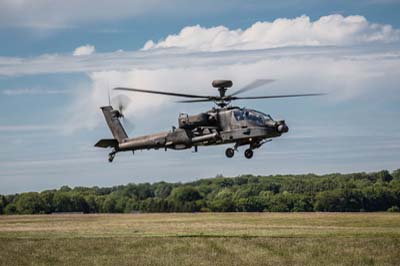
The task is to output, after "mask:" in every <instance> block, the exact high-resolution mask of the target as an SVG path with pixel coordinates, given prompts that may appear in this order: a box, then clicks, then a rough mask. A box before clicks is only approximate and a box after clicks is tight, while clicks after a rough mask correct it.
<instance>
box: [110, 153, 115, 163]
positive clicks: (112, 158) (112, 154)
mask: <svg viewBox="0 0 400 266" xmlns="http://www.w3.org/2000/svg"><path fill="white" fill-rule="evenodd" d="M114 157H115V153H110V154H109V155H108V162H110V163H112V161H113V160H114Z"/></svg>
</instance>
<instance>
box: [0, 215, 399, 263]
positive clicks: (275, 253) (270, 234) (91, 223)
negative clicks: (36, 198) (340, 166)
mask: <svg viewBox="0 0 400 266" xmlns="http://www.w3.org/2000/svg"><path fill="white" fill-rule="evenodd" d="M77 264H81V265H400V215H399V214H393V213H198V214H116V215H109V214H104V215H103V214H101V215H79V214H77V215H36V216H0V265H77Z"/></svg>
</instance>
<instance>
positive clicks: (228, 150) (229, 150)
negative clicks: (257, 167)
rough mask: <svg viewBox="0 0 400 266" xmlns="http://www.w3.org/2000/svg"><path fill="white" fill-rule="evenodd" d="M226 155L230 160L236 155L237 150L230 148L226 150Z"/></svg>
mask: <svg viewBox="0 0 400 266" xmlns="http://www.w3.org/2000/svg"><path fill="white" fill-rule="evenodd" d="M225 155H226V157H228V158H232V157H233V155H235V150H234V149H232V148H228V149H226V151H225Z"/></svg>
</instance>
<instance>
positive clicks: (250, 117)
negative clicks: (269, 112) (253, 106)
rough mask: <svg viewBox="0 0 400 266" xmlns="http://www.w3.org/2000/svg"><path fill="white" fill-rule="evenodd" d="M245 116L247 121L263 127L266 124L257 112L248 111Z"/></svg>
mask: <svg viewBox="0 0 400 266" xmlns="http://www.w3.org/2000/svg"><path fill="white" fill-rule="evenodd" d="M245 116H246V119H247V120H250V121H253V122H255V123H257V124H260V125H262V124H263V123H264V118H263V117H262V116H261V115H259V114H257V113H256V112H252V111H246V112H245Z"/></svg>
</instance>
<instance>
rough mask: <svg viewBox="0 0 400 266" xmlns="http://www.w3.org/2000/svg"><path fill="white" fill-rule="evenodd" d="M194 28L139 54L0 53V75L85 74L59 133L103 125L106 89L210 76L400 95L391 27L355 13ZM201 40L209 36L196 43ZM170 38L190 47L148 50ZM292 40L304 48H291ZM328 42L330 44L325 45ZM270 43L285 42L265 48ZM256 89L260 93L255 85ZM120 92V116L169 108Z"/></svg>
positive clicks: (398, 46) (204, 90)
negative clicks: (126, 100) (123, 97)
mask: <svg viewBox="0 0 400 266" xmlns="http://www.w3.org/2000/svg"><path fill="white" fill-rule="evenodd" d="M185 29H190V28H185ZM185 29H184V30H182V32H184V31H185ZM196 30H198V31H199V32H198V33H199V34H193V33H192V32H191V31H190V30H189V32H188V33H187V34H186V33H182V32H181V33H180V34H179V35H177V36H176V38H175V39H174V38H172V39H171V38H170V37H167V38H166V39H165V40H164V41H161V42H159V43H157V44H155V43H153V44H152V43H148V44H147V46H146V48H147V50H146V51H135V52H126V51H116V52H112V53H94V54H90V55H87V56H72V55H43V56H39V57H33V58H11V57H0V76H5V77H7V76H24V75H37V74H48V73H71V72H83V73H87V75H88V76H89V78H90V80H91V85H89V86H87V84H84V86H79V85H75V86H74V90H73V93H76V95H73V96H72V97H74V98H75V102H74V103H73V104H72V105H71V106H70V108H69V110H68V111H67V112H65V119H63V121H65V125H64V129H65V130H66V131H74V130H77V129H82V128H94V127H96V126H98V125H100V124H103V123H104V121H103V120H104V118H103V117H102V115H101V112H100V111H99V106H101V105H105V104H107V102H108V101H107V97H108V96H107V94H108V90H109V89H110V88H113V87H117V86H127V87H138V88H144V89H153V90H166V91H182V92H186V93H198V94H211V95H212V94H215V93H216V91H215V89H213V88H212V87H211V86H210V83H211V81H212V80H213V79H220V78H224V79H232V80H233V81H234V87H233V88H232V90H235V89H237V88H240V87H241V86H244V85H245V84H246V83H248V82H251V81H252V80H254V79H258V78H273V79H277V80H278V81H277V82H275V83H274V84H271V85H270V87H269V90H268V94H274V93H276V94H278V93H302V92H330V96H329V97H324V98H323V99H321V101H327V102H329V101H347V100H349V99H356V98H358V97H371V98H373V99H374V101H377V100H381V99H392V100H393V99H395V98H396V97H397V98H398V97H400V94H399V88H398V86H397V84H399V83H400V42H398V41H396V40H397V39H398V34H399V33H398V30H397V29H393V28H392V27H391V26H387V25H376V24H371V23H369V22H368V21H366V20H365V18H363V17H360V16H351V17H342V16H339V15H335V16H327V17H322V18H320V19H318V20H317V21H314V22H310V21H309V19H308V18H307V17H305V16H303V17H300V18H296V19H293V20H288V19H280V20H275V21H274V22H271V23H268V22H259V23H256V24H254V25H253V26H251V27H250V28H249V29H247V30H245V31H241V30H236V31H231V30H228V29H227V28H225V27H216V28H211V29H202V28H201V27H196ZM327 33H328V34H327ZM196 36H197V37H196ZM210 36H212V38H211V37H210ZM273 36H275V37H274V38H272V37H273ZM195 37H196V38H195ZM306 37H307V38H306ZM210 38H211V39H210ZM204 40H209V41H205V42H204V43H203V41H204ZM213 40H214V41H213ZM175 41H176V43H178V44H182V46H180V47H181V48H190V49H194V50H196V51H192V50H190V49H189V50H188V49H179V48H175V49H173V48H170V49H154V47H161V46H162V45H164V44H165V46H166V44H167V43H168V45H170V46H171V47H172V46H175V44H174V45H173V44H172V43H174V42H175ZM317 41H318V42H317ZM386 42H392V43H390V44H387V43H386ZM183 44H184V45H183ZM300 44H301V45H306V44H310V45H311V46H306V47H293V45H300ZM316 44H318V45H317V46H315V45H316ZM332 44H336V45H337V46H335V47H332V46H327V45H332ZM355 44H357V45H355ZM341 45H345V46H341ZM274 46H290V47H280V48H266V47H274ZM150 47H153V48H150ZM260 48H262V49H260ZM197 50H200V51H197ZM215 50H217V51H215ZM221 50H223V51H221ZM79 87H80V88H81V89H76V88H79ZM21 92H22V91H21ZM258 92H259V93H260V94H264V93H265V92H264V93H263V90H262V89H261V90H259V91H258ZM25 93H28V91H25ZM127 95H128V97H130V98H131V99H132V104H131V105H130V106H129V109H128V110H127V115H128V116H130V115H134V116H136V117H138V119H147V118H148V117H149V116H151V117H152V118H153V119H155V118H154V117H155V116H154V114H157V116H156V119H158V120H157V121H155V122H154V124H156V125H158V126H160V125H161V124H163V125H164V124H165V123H167V122H166V121H164V120H163V119H162V118H165V116H164V115H165V114H164V113H163V112H160V111H159V110H161V109H160V108H161V107H162V108H163V109H165V108H166V107H168V108H169V106H170V105H166V103H170V102H171V100H172V101H173V100H174V99H171V98H168V97H163V96H155V95H146V94H138V93H131V94H127ZM378 95H379V97H376V96H378ZM238 104H240V103H238ZM180 106H182V108H183V109H184V110H187V108H186V107H183V105H180ZM177 108H178V107H177ZM190 108H191V109H193V108H196V107H192V106H190ZM175 111H180V110H175ZM174 113H175V114H176V112H174ZM168 118H170V116H168ZM147 123H148V122H147ZM168 126H169V125H168ZM139 130H140V129H139Z"/></svg>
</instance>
